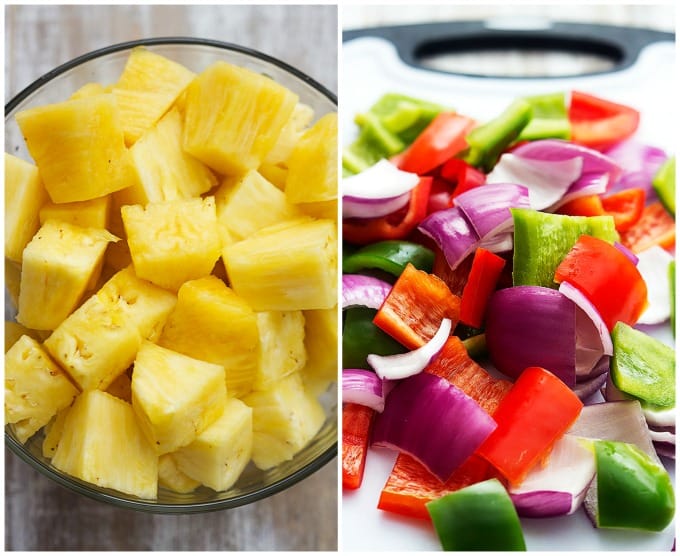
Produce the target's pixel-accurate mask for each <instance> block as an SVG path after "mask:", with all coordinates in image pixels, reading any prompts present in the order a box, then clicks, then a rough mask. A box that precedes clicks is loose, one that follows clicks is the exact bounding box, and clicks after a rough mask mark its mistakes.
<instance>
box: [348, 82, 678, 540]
mask: <svg viewBox="0 0 680 556" xmlns="http://www.w3.org/2000/svg"><path fill="white" fill-rule="evenodd" d="M639 120H640V114H639V112H638V111H637V110H635V109H634V108H631V107H628V106H623V105H621V104H618V103H615V102H612V101H610V100H608V99H603V98H599V97H597V96H595V95H592V94H589V93H585V92H579V91H571V92H569V93H555V94H549V95H541V96H534V97H527V98H520V99H515V100H514V101H513V102H511V103H509V104H508V108H507V109H506V110H505V111H504V112H502V113H501V114H499V115H497V116H496V117H495V118H493V119H491V120H489V121H486V122H478V121H475V120H474V119H472V118H470V117H468V116H467V115H466V114H461V113H459V112H457V111H454V110H452V109H450V108H447V107H444V106H440V105H437V104H435V103H432V102H428V101H427V100H423V99H417V98H411V97H408V96H405V95H402V94H396V93H389V94H386V95H384V96H383V97H382V98H381V99H379V100H378V101H377V102H376V103H375V104H374V105H373V106H372V107H371V108H370V109H369V110H368V111H367V112H365V113H362V114H359V115H357V116H356V118H355V122H356V124H357V125H358V126H359V133H358V136H357V139H356V140H355V141H354V142H353V143H352V144H351V145H348V146H347V147H346V148H345V151H344V154H343V171H344V176H343V207H344V208H343V345H342V347H343V369H344V370H343V402H344V403H343V440H342V448H343V450H342V458H343V461H342V465H343V487H344V489H345V492H346V493H347V494H349V492H350V491H352V490H355V489H359V488H361V485H362V479H363V476H364V470H365V466H366V462H367V461H370V458H371V457H372V455H373V454H374V453H375V452H377V451H379V450H386V449H387V450H394V451H396V452H397V456H396V461H395V464H394V467H393V469H392V471H391V473H390V474H389V475H388V476H385V477H384V480H385V482H384V487H383V488H382V492H375V493H374V494H375V497H374V499H375V506H376V507H377V508H379V509H380V510H382V511H384V512H389V513H395V514H400V515H402V516H407V517H409V518H412V519H416V520H418V519H419V520H426V521H430V522H431V524H432V535H436V537H438V539H439V541H440V542H441V546H442V548H443V549H444V550H526V548H527V544H526V542H525V538H524V534H523V531H522V525H521V524H522V521H521V520H520V519H519V518H526V517H532V518H544V517H555V516H567V515H571V514H574V513H575V512H579V511H585V512H586V514H587V515H588V517H589V518H590V520H591V522H592V524H593V526H594V527H596V528H622V529H633V530H639V531H645V532H650V531H651V532H660V531H664V530H665V529H666V528H667V527H668V526H669V525H670V524H671V522H672V520H673V517H674V513H675V505H674V486H673V482H672V480H671V477H670V475H669V473H668V471H667V470H666V467H665V466H664V460H666V464H669V463H670V462H672V460H673V459H674V457H675V350H674V347H672V345H671V344H672V343H673V338H674V330H673V323H674V314H673V301H672V300H674V298H675V297H674V296H675V292H674V291H673V287H674V279H673V277H674V271H675V158H674V157H671V156H668V155H667V154H666V153H665V152H664V151H663V150H662V149H660V148H658V147H656V146H653V145H647V144H643V143H641V142H640V141H639V140H638V139H637V137H636V131H637V128H638V124H639ZM650 326H651V328H650ZM659 330H660V331H662V332H664V333H663V334H658V333H657V331H659ZM671 333H672V334H671ZM666 337H667V338H666ZM645 534H647V533H645ZM592 548H593V549H594V548H596V547H592ZM669 548H670V547H669Z"/></svg>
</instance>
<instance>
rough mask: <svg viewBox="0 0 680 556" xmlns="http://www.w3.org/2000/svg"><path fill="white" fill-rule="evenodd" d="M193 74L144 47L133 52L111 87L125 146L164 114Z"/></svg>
mask: <svg viewBox="0 0 680 556" xmlns="http://www.w3.org/2000/svg"><path fill="white" fill-rule="evenodd" d="M194 75H195V74H194V73H193V72H191V71H189V70H188V69H187V68H185V67H184V66H183V65H181V64H178V63H177V62H174V61H172V60H170V59H168V58H166V57H164V56H161V55H160V54H156V53H154V52H151V51H149V50H147V49H145V48H137V49H135V50H133V51H132V53H131V54H130V57H129V58H128V60H127V63H126V64H125V68H124V69H123V73H122V74H121V76H120V79H119V80H118V83H116V84H115V85H114V87H113V93H114V95H115V96H116V101H117V102H118V106H120V111H121V117H122V121H123V129H124V131H125V142H126V143H127V144H128V145H132V144H133V143H134V142H135V141H137V139H139V138H140V137H141V136H142V134H143V133H144V132H145V131H146V130H147V129H149V128H151V127H152V126H153V125H154V124H155V123H156V122H157V121H158V120H159V119H160V118H161V117H162V116H163V114H165V112H167V110H168V109H169V108H170V106H171V105H172V103H173V102H175V99H176V98H177V97H178V96H179V95H180V93H182V91H183V90H184V89H185V88H186V86H187V85H188V84H189V83H190V82H191V80H192V79H193V78H194Z"/></svg>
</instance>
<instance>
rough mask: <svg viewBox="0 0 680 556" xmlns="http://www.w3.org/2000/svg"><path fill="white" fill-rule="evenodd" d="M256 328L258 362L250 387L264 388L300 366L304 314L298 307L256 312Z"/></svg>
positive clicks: (303, 334) (303, 350)
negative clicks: (258, 344) (289, 309)
mask: <svg viewBox="0 0 680 556" xmlns="http://www.w3.org/2000/svg"><path fill="white" fill-rule="evenodd" d="M257 328H258V330H259V332H260V364H259V365H258V367H257V374H256V376H255V382H254V384H253V388H254V389H255V390H266V389H267V388H269V387H270V386H272V385H273V384H274V383H275V382H277V381H278V380H280V379H282V378H283V377H285V376H288V375H289V374H291V373H294V372H295V371H299V370H300V369H302V367H303V366H304V364H305V361H306V359H307V353H306V352H305V318H304V316H303V315H302V311H264V312H261V313H257Z"/></svg>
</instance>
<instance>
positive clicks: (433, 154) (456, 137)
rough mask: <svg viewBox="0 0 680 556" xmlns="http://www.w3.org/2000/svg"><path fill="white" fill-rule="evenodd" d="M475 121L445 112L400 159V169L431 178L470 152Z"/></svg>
mask: <svg viewBox="0 0 680 556" xmlns="http://www.w3.org/2000/svg"><path fill="white" fill-rule="evenodd" d="M474 125H475V121H474V120H473V119H471V118H468V117H467V116H463V115H462V114H457V113H455V112H441V113H439V114H438V115H437V116H436V117H435V118H434V120H432V121H431V122H430V123H429V124H428V126H427V127H426V128H425V129H424V130H423V131H422V132H421V133H420V135H418V137H417V138H416V140H415V141H413V143H411V145H410V146H409V147H408V148H407V149H406V150H405V151H404V153H403V155H402V156H401V157H400V158H401V160H400V165H399V168H400V169H402V170H404V171H406V172H413V173H415V174H418V175H421V176H422V175H423V174H427V173H428V172H430V171H431V170H434V169H435V168H436V167H437V166H439V165H441V164H443V163H444V162H445V161H447V160H448V159H449V158H452V157H453V156H455V155H457V154H458V153H460V152H462V151H463V150H465V148H467V142H466V141H465V136H466V135H467V134H468V132H469V131H470V130H471V129H472V128H473V127H474Z"/></svg>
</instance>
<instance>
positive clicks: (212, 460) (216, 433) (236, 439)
mask: <svg viewBox="0 0 680 556" xmlns="http://www.w3.org/2000/svg"><path fill="white" fill-rule="evenodd" d="M252 449H253V410H252V409H251V408H250V407H248V406H247V405H246V404H244V403H243V402H242V401H241V400H238V399H236V398H229V400H227V403H226V405H225V407H224V411H223V412H222V415H221V416H220V417H219V418H218V419H217V420H216V421H215V422H214V423H213V424H212V425H210V426H209V427H208V428H206V429H205V430H204V431H203V432H202V433H201V434H199V435H198V437H197V438H196V440H194V441H193V442H192V443H191V444H189V445H188V446H185V447H183V448H180V449H179V450H177V451H176V452H175V453H174V458H175V461H176V462H177V466H178V467H179V469H180V470H181V471H182V472H184V473H186V474H187V475H188V476H189V477H191V478H192V479H195V480H197V481H200V482H201V483H202V484H204V485H205V486H207V487H210V488H211V489H213V490H216V491H218V492H219V491H222V490H227V489H228V488H230V487H231V486H233V484H234V483H235V482H236V481H237V480H238V478H239V476H240V475H241V473H242V472H243V470H244V469H245V467H246V465H247V464H248V462H249V461H250V456H251V453H252Z"/></svg>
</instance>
